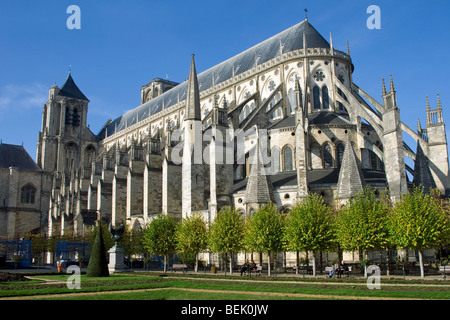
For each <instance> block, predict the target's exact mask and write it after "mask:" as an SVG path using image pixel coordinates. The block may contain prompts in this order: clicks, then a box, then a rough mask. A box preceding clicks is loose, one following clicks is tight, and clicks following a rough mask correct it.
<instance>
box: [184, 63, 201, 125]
mask: <svg viewBox="0 0 450 320" xmlns="http://www.w3.org/2000/svg"><path fill="white" fill-rule="evenodd" d="M186 120H201V116H200V91H199V88H198V79H197V71H196V70H195V61H194V55H192V61H191V70H190V72H189V77H188V88H187V98H186Z"/></svg>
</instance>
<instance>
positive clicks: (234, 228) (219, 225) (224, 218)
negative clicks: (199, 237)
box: [209, 207, 245, 273]
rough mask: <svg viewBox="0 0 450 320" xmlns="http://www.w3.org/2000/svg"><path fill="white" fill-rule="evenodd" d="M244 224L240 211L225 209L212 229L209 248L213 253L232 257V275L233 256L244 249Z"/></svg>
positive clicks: (217, 217)
mask: <svg viewBox="0 0 450 320" xmlns="http://www.w3.org/2000/svg"><path fill="white" fill-rule="evenodd" d="M244 223H245V221H244V218H243V217H242V215H241V213H240V212H239V211H237V210H236V209H235V208H234V207H225V208H223V209H222V210H221V211H219V212H218V213H217V216H216V218H215V220H214V221H213V223H212V224H211V227H210V231H209V248H210V249H211V251H213V252H218V253H221V254H225V255H230V273H233V254H235V253H237V252H239V251H241V250H242V249H243V244H244V239H243V238H244V232H245V224H244ZM225 269H226V268H225Z"/></svg>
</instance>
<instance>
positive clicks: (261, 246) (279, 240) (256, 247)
mask: <svg viewBox="0 0 450 320" xmlns="http://www.w3.org/2000/svg"><path fill="white" fill-rule="evenodd" d="M245 245H246V247H247V248H248V250H249V251H254V252H266V253H267V256H268V275H269V276H270V254H271V253H277V252H280V251H281V250H282V249H283V219H282V216H281V215H280V214H278V213H277V207H276V205H274V204H272V203H269V204H268V205H266V206H263V207H261V209H260V210H258V211H257V212H255V213H254V214H253V215H252V216H250V217H249V218H248V219H247V228H246V232H245Z"/></svg>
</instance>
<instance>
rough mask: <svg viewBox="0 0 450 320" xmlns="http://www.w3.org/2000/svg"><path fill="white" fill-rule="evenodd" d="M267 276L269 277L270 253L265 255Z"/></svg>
mask: <svg viewBox="0 0 450 320" xmlns="http://www.w3.org/2000/svg"><path fill="white" fill-rule="evenodd" d="M267 275H268V276H269V277H270V251H269V252H268V253H267Z"/></svg>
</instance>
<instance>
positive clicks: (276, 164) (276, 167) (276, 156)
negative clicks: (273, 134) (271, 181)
mask: <svg viewBox="0 0 450 320" xmlns="http://www.w3.org/2000/svg"><path fill="white" fill-rule="evenodd" d="M271 160H272V166H271V168H272V173H273V174H275V173H277V172H280V150H278V148H273V149H272V152H271Z"/></svg>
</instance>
